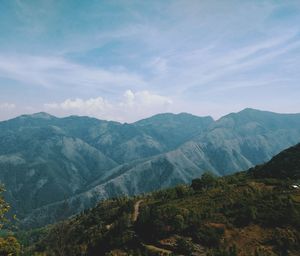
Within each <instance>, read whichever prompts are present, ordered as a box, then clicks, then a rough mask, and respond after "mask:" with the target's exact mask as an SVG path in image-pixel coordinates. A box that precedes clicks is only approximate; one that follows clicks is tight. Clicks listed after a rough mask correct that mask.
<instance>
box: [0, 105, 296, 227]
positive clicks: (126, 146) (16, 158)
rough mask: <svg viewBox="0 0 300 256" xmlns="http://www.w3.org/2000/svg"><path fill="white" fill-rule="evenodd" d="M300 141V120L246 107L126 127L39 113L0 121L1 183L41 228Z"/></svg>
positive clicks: (252, 161)
mask: <svg viewBox="0 0 300 256" xmlns="http://www.w3.org/2000/svg"><path fill="white" fill-rule="evenodd" d="M299 142H300V114H276V113H271V112H266V111H259V110H254V109H245V110H243V111H241V112H238V113H232V114H229V115H226V116H224V117H222V118H220V119H219V120H217V121H214V120H213V119H212V118H211V117H197V116H193V115H190V114H186V113H181V114H159V115H156V116H153V117H150V118H147V119H144V120H141V121H138V122H135V123H132V124H126V123H125V124H121V123H118V122H111V121H103V120H98V119H95V118H89V117H78V116H70V117H66V118H57V117H54V116H51V115H49V114H46V113H37V114H33V115H24V116H20V117H17V118H15V119H11V120H8V121H3V122H0V180H1V182H2V183H4V184H5V186H6V190H7V194H6V197H7V200H8V201H9V203H10V204H11V205H12V208H13V209H14V210H15V212H16V213H17V215H18V217H19V218H20V219H21V220H22V221H23V223H24V224H25V225H29V226H32V225H42V224H44V223H47V222H52V221H55V220H57V219H59V218H62V217H66V216H67V215H71V214H74V213H76V212H78V211H81V210H83V209H84V208H87V207H90V206H93V205H94V204H95V203H96V202H97V201H99V200H100V199H103V198H107V197H113V196H118V195H122V194H128V195H133V194H138V193H143V192H149V191H153V190H156V189H160V188H164V187H169V186H173V185H175V184H178V183H182V182H185V183H187V182H190V181H191V180H192V179H193V178H196V177H198V176H200V175H201V174H202V173H203V172H204V171H206V170H210V171H212V172H214V173H215V174H217V175H226V174H229V173H233V172H236V171H241V170H246V169H248V168H250V167H251V166H254V165H256V164H260V163H263V162H266V161H268V160H269V159H271V157H272V156H274V155H275V154H277V153H278V152H280V151H281V150H283V149H285V148H287V147H289V146H292V145H294V144H297V143H299ZM66 203H67V210H66V211H64V215H65V216H59V209H62V208H63V207H64V205H66Z"/></svg>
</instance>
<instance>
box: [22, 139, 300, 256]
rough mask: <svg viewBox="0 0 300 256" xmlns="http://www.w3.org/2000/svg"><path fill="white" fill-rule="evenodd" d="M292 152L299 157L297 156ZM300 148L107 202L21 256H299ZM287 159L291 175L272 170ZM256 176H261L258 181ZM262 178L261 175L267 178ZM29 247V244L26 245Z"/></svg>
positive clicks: (50, 230)
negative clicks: (244, 169) (226, 171)
mask: <svg viewBox="0 0 300 256" xmlns="http://www.w3.org/2000/svg"><path fill="white" fill-rule="evenodd" d="M295 148H296V149H297V150H295ZM299 152H300V146H299V145H298V146H297V147H293V148H291V149H290V150H287V151H284V152H283V153H281V154H279V155H278V156H276V157H275V158H273V159H272V160H271V161H270V163H267V164H265V165H263V166H258V167H256V168H252V169H250V170H249V171H248V172H242V173H237V174H234V175H231V176H227V177H219V178H218V177H216V176H214V175H213V174H211V173H208V172H207V173H205V174H203V175H202V177H201V178H199V179H195V180H193V181H192V184H191V186H186V185H179V186H176V187H174V188H170V189H166V190H160V191H156V192H153V193H151V194H148V195H145V196H141V197H138V198H126V197H124V198H116V199H112V200H106V201H103V202H101V203H99V204H98V206H96V207H95V208H93V209H91V210H87V211H85V212H83V213H81V214H80V215H77V216H75V217H73V218H71V219H69V220H67V221H63V222H60V223H58V224H56V225H53V226H48V227H46V228H44V229H41V230H39V231H38V232H36V233H35V234H36V235H34V236H32V235H29V236H28V238H27V242H26V236H25V237H24V236H23V238H22V241H25V242H26V246H25V247H26V251H25V252H24V253H25V255H33V254H34V253H36V255H74V256H77V255H78V256H79V255H88V256H94V255H95V256H96V255H209V256H237V255H240V256H242V255H249V256H262V255H267V256H272V255H299V253H300V201H299V198H300V190H297V189H293V188H292V187H291V186H290V185H291V184H296V183H298V182H299V180H297V179H294V178H295V177H297V176H295V173H298V171H299V166H298V165H297V164H296V162H297V160H296V158H298V154H299ZM287 158H288V159H289V161H288V162H289V163H290V162H293V163H294V164H293V165H290V164H288V165H286V166H285V171H286V173H288V174H289V175H287V177H281V179H277V172H276V169H275V172H274V176H275V177H272V175H270V173H272V170H271V169H269V168H273V166H278V165H281V162H282V161H283V160H284V159H287ZM258 171H260V172H261V173H260V175H259V177H258V176H257V173H258ZM265 173H266V175H265ZM29 240H30V241H29Z"/></svg>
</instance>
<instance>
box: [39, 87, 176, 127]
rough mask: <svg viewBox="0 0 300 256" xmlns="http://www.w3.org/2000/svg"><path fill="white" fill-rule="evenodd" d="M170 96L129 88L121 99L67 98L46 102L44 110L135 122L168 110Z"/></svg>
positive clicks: (61, 114)
mask: <svg viewBox="0 0 300 256" xmlns="http://www.w3.org/2000/svg"><path fill="white" fill-rule="evenodd" d="M172 103H173V102H172V100H171V99H170V98H168V97H165V96H162V95H158V94H155V93H151V92H149V91H137V92H132V91H131V90H127V91H126V92H125V93H124V95H123V96H122V97H121V99H120V100H119V101H109V100H106V99H104V98H102V97H97V98H90V99H87V100H84V99H80V98H77V99H66V100H65V101H63V102H60V103H57V102H54V103H47V104H44V110H45V111H48V112H50V113H52V114H55V115H58V116H65V115H87V116H93V117H96V118H100V119H107V120H116V121H121V122H125V121H126V122H133V121H136V120H139V119H141V118H144V117H147V116H150V115H154V114H157V113H161V112H166V111H168V110H169V108H170V106H171V105H172Z"/></svg>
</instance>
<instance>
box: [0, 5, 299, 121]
mask: <svg viewBox="0 0 300 256" xmlns="http://www.w3.org/2000/svg"><path fill="white" fill-rule="evenodd" d="M0 14H1V15H0V120H5V119H8V118H11V117H14V116H16V115H19V114H24V113H33V112H39V111H46V112H49V113H52V114H55V115H58V116H66V115H71V114H77V115H89V116H94V117H97V118H101V119H109V120H118V121H122V122H125V121H126V122H132V121H135V120H137V119H140V118H143V117H147V116H150V115H153V114H156V113H160V112H174V113H178V112H190V113H193V114H196V115H212V116H213V117H215V118H218V117H220V116H222V115H224V114H227V113H229V112H236V111H239V110H241V109H243V108H246V107H252V108H258V109H264V110H270V111H275V112H291V113H292V112H300V100H299V99H300V83H299V82H300V72H299V71H300V25H299V24H300V2H299V0H295V1H288V0H287V1H279V0H278V1H275V0H274V1H272V0H268V1H263V0H259V1H253V0H251V1H250V0H249V1H247V0H239V1H233V0H232V1H231V0H224V1H214V0H209V1H205V0H202V1H199V0H195V1H194V0H178V1H177V0H172V1H169V0H164V1H155V0H151V1H148V0H144V1H140V0H137V1H134V0H119V1H113V0H110V1H100V0H98V1H96V0H89V1H81V0H69V1H68V0H0Z"/></svg>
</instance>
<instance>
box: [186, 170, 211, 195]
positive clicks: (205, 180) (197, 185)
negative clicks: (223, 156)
mask: <svg viewBox="0 0 300 256" xmlns="http://www.w3.org/2000/svg"><path fill="white" fill-rule="evenodd" d="M216 183H217V177H216V176H215V175H214V174H213V173H211V172H205V173H203V174H202V176H201V178H200V179H194V180H192V185H191V187H192V188H193V189H194V190H195V191H198V190H207V189H209V188H212V187H214V186H215V185H216Z"/></svg>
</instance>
